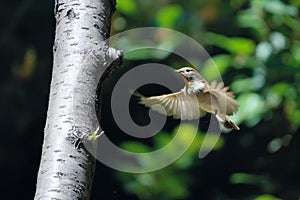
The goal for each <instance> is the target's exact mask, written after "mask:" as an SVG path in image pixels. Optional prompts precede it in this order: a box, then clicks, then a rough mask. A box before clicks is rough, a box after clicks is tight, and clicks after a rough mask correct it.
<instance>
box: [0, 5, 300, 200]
mask: <svg viewBox="0 0 300 200" xmlns="http://www.w3.org/2000/svg"><path fill="white" fill-rule="evenodd" d="M53 4H54V3H53V2H40V1H37V0H24V1H22V2H19V1H15V2H14V1H9V2H3V5H2V6H1V8H0V9H1V18H0V23H1V32H0V34H1V38H0V51H1V65H2V67H1V68H0V70H1V73H0V77H1V82H0V93H1V103H0V105H1V108H2V109H1V110H2V115H1V130H2V140H1V146H0V147H1V151H0V152H1V153H0V158H1V169H2V170H1V171H2V172H4V173H5V174H3V177H5V181H4V183H3V184H4V185H3V187H2V188H3V189H5V191H6V192H5V194H6V195H8V196H7V197H10V199H19V198H20V197H22V198H23V199H24V198H25V199H27V198H28V199H31V198H32V196H33V194H34V190H35V180H36V174H37V170H38V164H39V158H40V153H41V152H40V151H41V144H42V132H43V127H44V124H45V119H46V110H47V100H48V92H49V84H50V79H51V67H52V66H51V65H52V52H51V51H52V43H53V35H54V17H53V13H52V10H53ZM299 8H300V1H298V0H287V1H280V0H249V1H246V0H227V1H221V0H210V1H208V0H207V1H202V0H201V1H199V0H186V1H179V0H160V1H153V0H118V1H117V12H116V13H115V15H114V17H113V22H112V35H113V34H116V33H119V32H121V31H124V30H128V29H132V28H138V27H145V26H154V27H165V28H170V29H173V30H176V31H179V32H182V33H184V34H186V35H188V36H190V37H192V38H194V39H195V40H197V41H198V42H199V43H200V44H202V45H203V46H204V47H205V49H206V50H207V51H208V52H209V54H210V55H211V56H212V60H211V61H208V62H206V63H205V65H204V66H203V68H202V73H203V75H204V76H205V77H206V78H207V79H208V80H212V79H214V78H216V77H215V74H214V73H213V71H212V70H211V67H210V66H211V65H212V61H214V62H215V63H216V64H217V66H218V69H219V71H220V72H221V74H222V78H223V80H224V81H225V83H226V84H230V86H231V89H232V90H233V91H234V92H235V93H236V95H237V99H238V101H239V102H240V104H241V107H240V109H239V112H238V113H237V114H236V115H235V116H234V117H233V120H234V121H235V122H237V123H238V124H239V125H240V127H241V131H239V132H234V133H232V132H230V133H224V134H222V137H221V138H220V139H219V140H218V143H217V145H216V146H215V147H214V151H213V152H212V153H211V154H209V155H208V156H207V157H205V158H203V159H199V158H198V148H199V146H200V145H201V144H202V141H203V136H204V135H203V134H204V133H201V131H199V134H198V135H197V137H196V139H195V141H194V143H193V145H192V146H191V148H190V149H189V150H188V151H187V152H186V153H185V154H184V155H183V156H182V157H181V158H180V159H179V160H177V161H176V162H175V163H173V164H172V165H170V166H168V167H166V168H164V169H162V170H159V171H157V172H152V173H145V174H127V173H121V172H117V171H115V170H112V169H110V168H108V167H106V166H104V165H102V164H101V163H98V167H97V172H96V176H95V183H94V189H93V199H98V198H100V197H103V196H104V197H106V198H107V199H207V200H209V199H213V200H216V199H222V200H223V199H241V200H244V199H255V200H278V199H298V198H299V197H300V181H299V180H300V172H299V168H300V156H299V155H300V149H299V145H298V144H299V142H300V135H299V134H300V129H299V125H300V95H299V94H300V18H299V11H300V10H299ZM145 59H148V58H147V57H146V56H145V57H143V54H139V57H138V58H134V57H131V58H130V57H128V61H127V62H126V63H127V64H126V65H128V66H130V65H133V64H135V63H139V62H142V61H143V60H145ZM164 62H167V63H168V64H169V65H171V66H174V67H175V68H178V63H177V61H176V60H174V59H172V56H169V57H168V56H167V57H165V58H164ZM112 83H113V80H112V81H111V82H109V81H108V83H107V85H108V87H107V88H108V89H107V90H109V89H111V87H112V86H111V84H112ZM105 124H109V125H108V126H111V127H108V129H109V128H111V132H112V135H113V136H112V137H113V138H114V139H115V141H116V142H117V143H120V145H122V146H123V148H127V149H130V150H134V151H137V152H143V151H149V150H151V149H153V148H159V147H161V146H163V145H164V144H165V143H167V142H168V141H169V140H170V139H171V138H172V134H174V133H175V132H174V130H173V129H169V130H164V131H163V132H161V133H159V134H158V135H157V137H155V138H154V139H153V140H151V142H146V143H143V142H141V141H131V140H130V139H128V138H127V139H126V138H124V137H121V138H120V137H119V136H118V132H117V131H116V130H115V129H114V128H113V127H112V126H113V123H112V122H108V121H105ZM193 128H195V127H191V126H189V125H186V134H187V137H188V134H189V130H191V129H193ZM172 132H173V133H172ZM212 140H213V138H212ZM183 141H184V138H183ZM208 145H209V144H208ZM170 153H172V152H170ZM145 162H151V161H145ZM16 190H17V191H18V192H15V191H16Z"/></svg>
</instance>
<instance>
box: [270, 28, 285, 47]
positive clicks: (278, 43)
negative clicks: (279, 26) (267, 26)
mask: <svg viewBox="0 0 300 200" xmlns="http://www.w3.org/2000/svg"><path fill="white" fill-rule="evenodd" d="M270 42H271V44H272V46H273V48H274V50H276V51H280V50H282V49H284V48H285V47H286V39H285V36H284V35H283V34H281V33H279V32H273V33H271V35H270Z"/></svg>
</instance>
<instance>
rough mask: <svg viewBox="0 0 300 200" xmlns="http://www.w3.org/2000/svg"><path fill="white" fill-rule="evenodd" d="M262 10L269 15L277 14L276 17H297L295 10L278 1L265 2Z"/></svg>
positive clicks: (266, 0)
mask: <svg viewBox="0 0 300 200" xmlns="http://www.w3.org/2000/svg"><path fill="white" fill-rule="evenodd" d="M264 9H265V10H266V11H267V12H269V13H272V14H277V15H290V16H296V15H298V10H297V8H295V7H293V6H288V5H286V4H284V3H283V2H282V1H279V0H265V1H264Z"/></svg>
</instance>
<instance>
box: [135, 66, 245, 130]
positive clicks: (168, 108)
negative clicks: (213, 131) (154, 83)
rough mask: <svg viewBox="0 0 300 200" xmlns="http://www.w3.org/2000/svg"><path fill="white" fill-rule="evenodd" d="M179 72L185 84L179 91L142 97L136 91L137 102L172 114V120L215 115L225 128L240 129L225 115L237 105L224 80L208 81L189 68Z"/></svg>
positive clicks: (163, 112)
mask: <svg viewBox="0 0 300 200" xmlns="http://www.w3.org/2000/svg"><path fill="white" fill-rule="evenodd" d="M175 71H176V72H177V73H179V74H180V75H181V77H182V78H183V80H184V82H185V86H184V88H183V89H181V90H180V91H179V92H176V93H171V94H165V95H160V96H152V97H145V96H143V95H141V94H139V93H137V92H135V93H134V95H136V96H138V97H139V103H141V104H143V105H145V106H146V107H150V108H151V109H153V110H155V111H157V112H159V113H161V114H165V115H167V116H173V118H174V119H181V120H193V119H198V118H201V117H203V116H204V115H206V114H207V113H211V114H214V115H215V116H216V118H217V119H218V121H219V123H220V124H221V125H223V126H224V127H225V128H226V129H235V130H240V128H239V127H238V126H237V125H236V124H235V123H234V122H232V121H231V120H230V119H229V117H228V115H233V114H234V113H235V112H236V111H237V110H238V107H239V103H238V102H237V101H236V100H235V99H234V94H233V92H231V91H229V86H227V87H224V83H223V82H219V83H218V82H217V81H212V82H211V83H210V84H209V83H208V82H207V81H206V80H205V79H204V78H203V77H202V76H201V74H200V73H199V72H198V71H197V70H195V69H193V68H190V67H183V68H180V69H178V70H175Z"/></svg>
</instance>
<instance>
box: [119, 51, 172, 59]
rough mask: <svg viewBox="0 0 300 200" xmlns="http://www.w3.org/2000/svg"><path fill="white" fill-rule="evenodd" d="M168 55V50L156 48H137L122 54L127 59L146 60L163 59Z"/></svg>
mask: <svg viewBox="0 0 300 200" xmlns="http://www.w3.org/2000/svg"><path fill="white" fill-rule="evenodd" d="M168 55H170V52H167V51H160V50H157V49H139V50H135V51H131V52H127V53H125V54H124V58H125V59H127V60H147V59H163V58H166V57H167V56H168Z"/></svg>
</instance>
